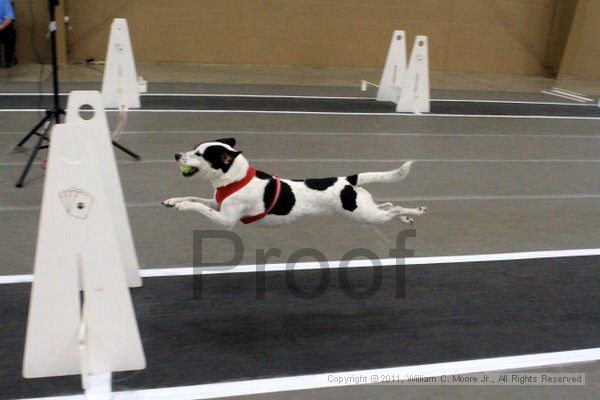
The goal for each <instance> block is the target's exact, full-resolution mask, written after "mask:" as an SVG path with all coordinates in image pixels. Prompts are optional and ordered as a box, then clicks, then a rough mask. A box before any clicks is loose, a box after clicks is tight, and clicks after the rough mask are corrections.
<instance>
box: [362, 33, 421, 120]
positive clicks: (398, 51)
mask: <svg viewBox="0 0 600 400" xmlns="http://www.w3.org/2000/svg"><path fill="white" fill-rule="evenodd" d="M406 54H407V52H406V32H405V31H400V30H397V31H394V33H393V34H392V39H391V41H390V47H389V49H388V54H387V57H386V61H385V66H384V68H383V73H382V75H381V80H380V82H379V89H378V90H377V100H378V101H390V102H393V103H396V111H397V112H410V113H428V112H429V111H430V88H429V43H428V38H427V36H417V37H416V38H415V42H414V45H413V49H412V53H411V57H410V61H409V62H408V66H407V63H406V58H407V57H406ZM361 88H362V89H363V91H364V90H366V85H365V84H364V83H363V84H362V87H361Z"/></svg>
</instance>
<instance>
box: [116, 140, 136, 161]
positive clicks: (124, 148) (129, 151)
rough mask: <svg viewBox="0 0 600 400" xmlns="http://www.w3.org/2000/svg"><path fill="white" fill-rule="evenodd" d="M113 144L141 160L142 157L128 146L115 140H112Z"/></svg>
mask: <svg viewBox="0 0 600 400" xmlns="http://www.w3.org/2000/svg"><path fill="white" fill-rule="evenodd" d="M112 144H113V146H115V147H116V148H117V149H119V150H121V151H123V152H125V153H127V154H129V155H130V156H131V157H133V158H135V159H136V160H139V159H140V158H141V157H140V156H139V155H138V154H136V153H134V152H133V151H131V150H129V149H128V148H127V147H125V146H122V145H120V144H119V143H117V142H115V141H114V140H113V141H112Z"/></svg>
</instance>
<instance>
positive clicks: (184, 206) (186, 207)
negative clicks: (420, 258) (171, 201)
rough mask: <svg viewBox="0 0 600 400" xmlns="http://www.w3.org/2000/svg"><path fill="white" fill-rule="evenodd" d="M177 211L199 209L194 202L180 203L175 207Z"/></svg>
mask: <svg viewBox="0 0 600 400" xmlns="http://www.w3.org/2000/svg"><path fill="white" fill-rule="evenodd" d="M174 207H175V208H176V209H177V211H195V210H196V209H197V207H198V204H196V203H194V202H192V201H180V202H178V203H176V204H175V206H174Z"/></svg>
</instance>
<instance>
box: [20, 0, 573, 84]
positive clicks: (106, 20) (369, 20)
mask: <svg viewBox="0 0 600 400" xmlns="http://www.w3.org/2000/svg"><path fill="white" fill-rule="evenodd" d="M32 1H33V2H34V3H35V5H36V7H37V6H39V4H40V3H45V1H41V0H32ZM63 1H64V2H65V3H66V9H67V11H66V13H67V15H69V17H70V18H71V22H72V28H73V32H72V33H71V35H70V38H69V42H70V60H71V61H73V60H82V59H84V58H85V57H86V56H87V55H88V54H90V55H92V56H94V57H96V58H97V59H103V58H104V55H105V52H106V43H107V38H108V28H109V25H110V21H111V20H112V18H115V17H123V18H127V19H128V21H129V24H130V31H131V35H132V41H133V45H134V48H135V53H136V59H137V60H139V61H165V62H172V61H177V62H199V63H224V64H229V63H234V64H266V65H303V66H323V67H373V68H379V67H381V66H382V64H383V62H384V60H385V54H386V51H387V46H388V43H389V38H390V35H391V31H392V30H393V29H397V28H401V29H405V30H407V31H408V33H409V40H411V41H412V38H413V37H414V35H415V34H426V35H429V36H430V46H431V49H430V55H431V68H432V69H433V70H437V71H461V72H490V73H514V74H529V75H543V74H546V73H547V72H548V71H549V69H550V68H551V63H549V61H548V60H549V46H550V38H551V33H552V32H553V24H554V20H553V16H554V14H555V10H556V3H557V1H561V0H418V1H417V0H103V1H95V0H63ZM20 3H24V2H20ZM19 8H21V11H23V9H24V8H26V6H25V4H23V5H20V7H19ZM38 14H40V13H39V12H38ZM42 14H43V12H42ZM40 22H41V20H40ZM44 23H45V22H44ZM24 25H25V24H24ZM19 28H20V30H23V31H24V32H22V35H27V33H26V29H27V27H26V26H24V27H23V28H21V27H19ZM41 30H42V28H39V29H38V31H41ZM20 33H21V32H20ZM36 40H37V41H39V38H36ZM20 51H21V52H22V59H25V60H27V59H29V60H31V59H32V58H33V57H32V54H31V51H28V49H27V48H25V47H24V46H21V47H20Z"/></svg>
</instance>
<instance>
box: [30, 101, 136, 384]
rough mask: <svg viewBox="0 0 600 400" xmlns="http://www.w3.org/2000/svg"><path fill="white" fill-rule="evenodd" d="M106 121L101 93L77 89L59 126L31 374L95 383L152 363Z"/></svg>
mask: <svg viewBox="0 0 600 400" xmlns="http://www.w3.org/2000/svg"><path fill="white" fill-rule="evenodd" d="M84 104H88V105H91V106H92V109H93V112H94V117H93V118H92V119H91V120H89V121H85V120H83V119H82V118H81V117H80V116H79V108H80V107H81V106H82V105H84ZM75 115H77V117H76V116H75ZM105 120H106V116H105V114H104V108H103V106H102V99H101V95H100V93H99V92H74V93H72V94H71V96H70V97H69V103H68V114H67V121H68V122H67V123H65V124H60V125H56V126H55V127H54V129H53V130H52V146H50V148H49V153H48V164H47V170H46V178H45V182H44V192H43V199H42V207H41V215H40V223H39V228H38V238H37V247H36V255H35V266H34V279H33V284H32V289H31V299H30V304H29V316H28V323H27V333H26V339H25V354H24V359H23V376H24V377H26V378H39V377H51V376H62V375H76V374H81V376H82V385H83V387H84V388H87V386H88V379H92V380H98V379H100V380H104V381H106V380H107V379H106V377H107V376H108V382H110V374H111V373H112V372H113V371H125V370H136V369H143V368H145V366H146V361H145V356H144V350H143V347H142V342H141V338H140V334H139V330H138V326H137V321H136V317H135V312H134V309H133V305H132V301H131V297H130V294H129V288H128V287H129V286H131V284H132V283H134V284H135V285H136V286H139V285H141V279H140V278H139V271H138V270H137V264H136V265H133V264H129V265H126V263H125V258H124V251H123V243H124V242H123V240H124V237H126V236H127V235H123V232H121V229H122V227H123V225H122V224H123V223H125V222H126V220H123V219H122V218H123V214H122V213H120V212H119V211H118V210H119V209H120V207H122V209H124V201H123V198H122V192H121V191H120V182H119V179H118V175H116V174H115V172H116V163H115V160H114V154H112V147H111V145H110V139H109V133H108V128H107V126H106V125H105ZM112 185H117V187H118V189H116V188H115V187H114V186H112ZM117 206H119V207H117ZM128 234H130V231H128ZM127 251H134V252H135V250H134V249H132V248H129V249H127ZM130 261H131V260H129V262H130ZM135 261H136V263H137V259H136V260H135ZM134 267H136V269H135V271H134V269H133V268H134ZM132 281H133V282H132Z"/></svg>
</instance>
